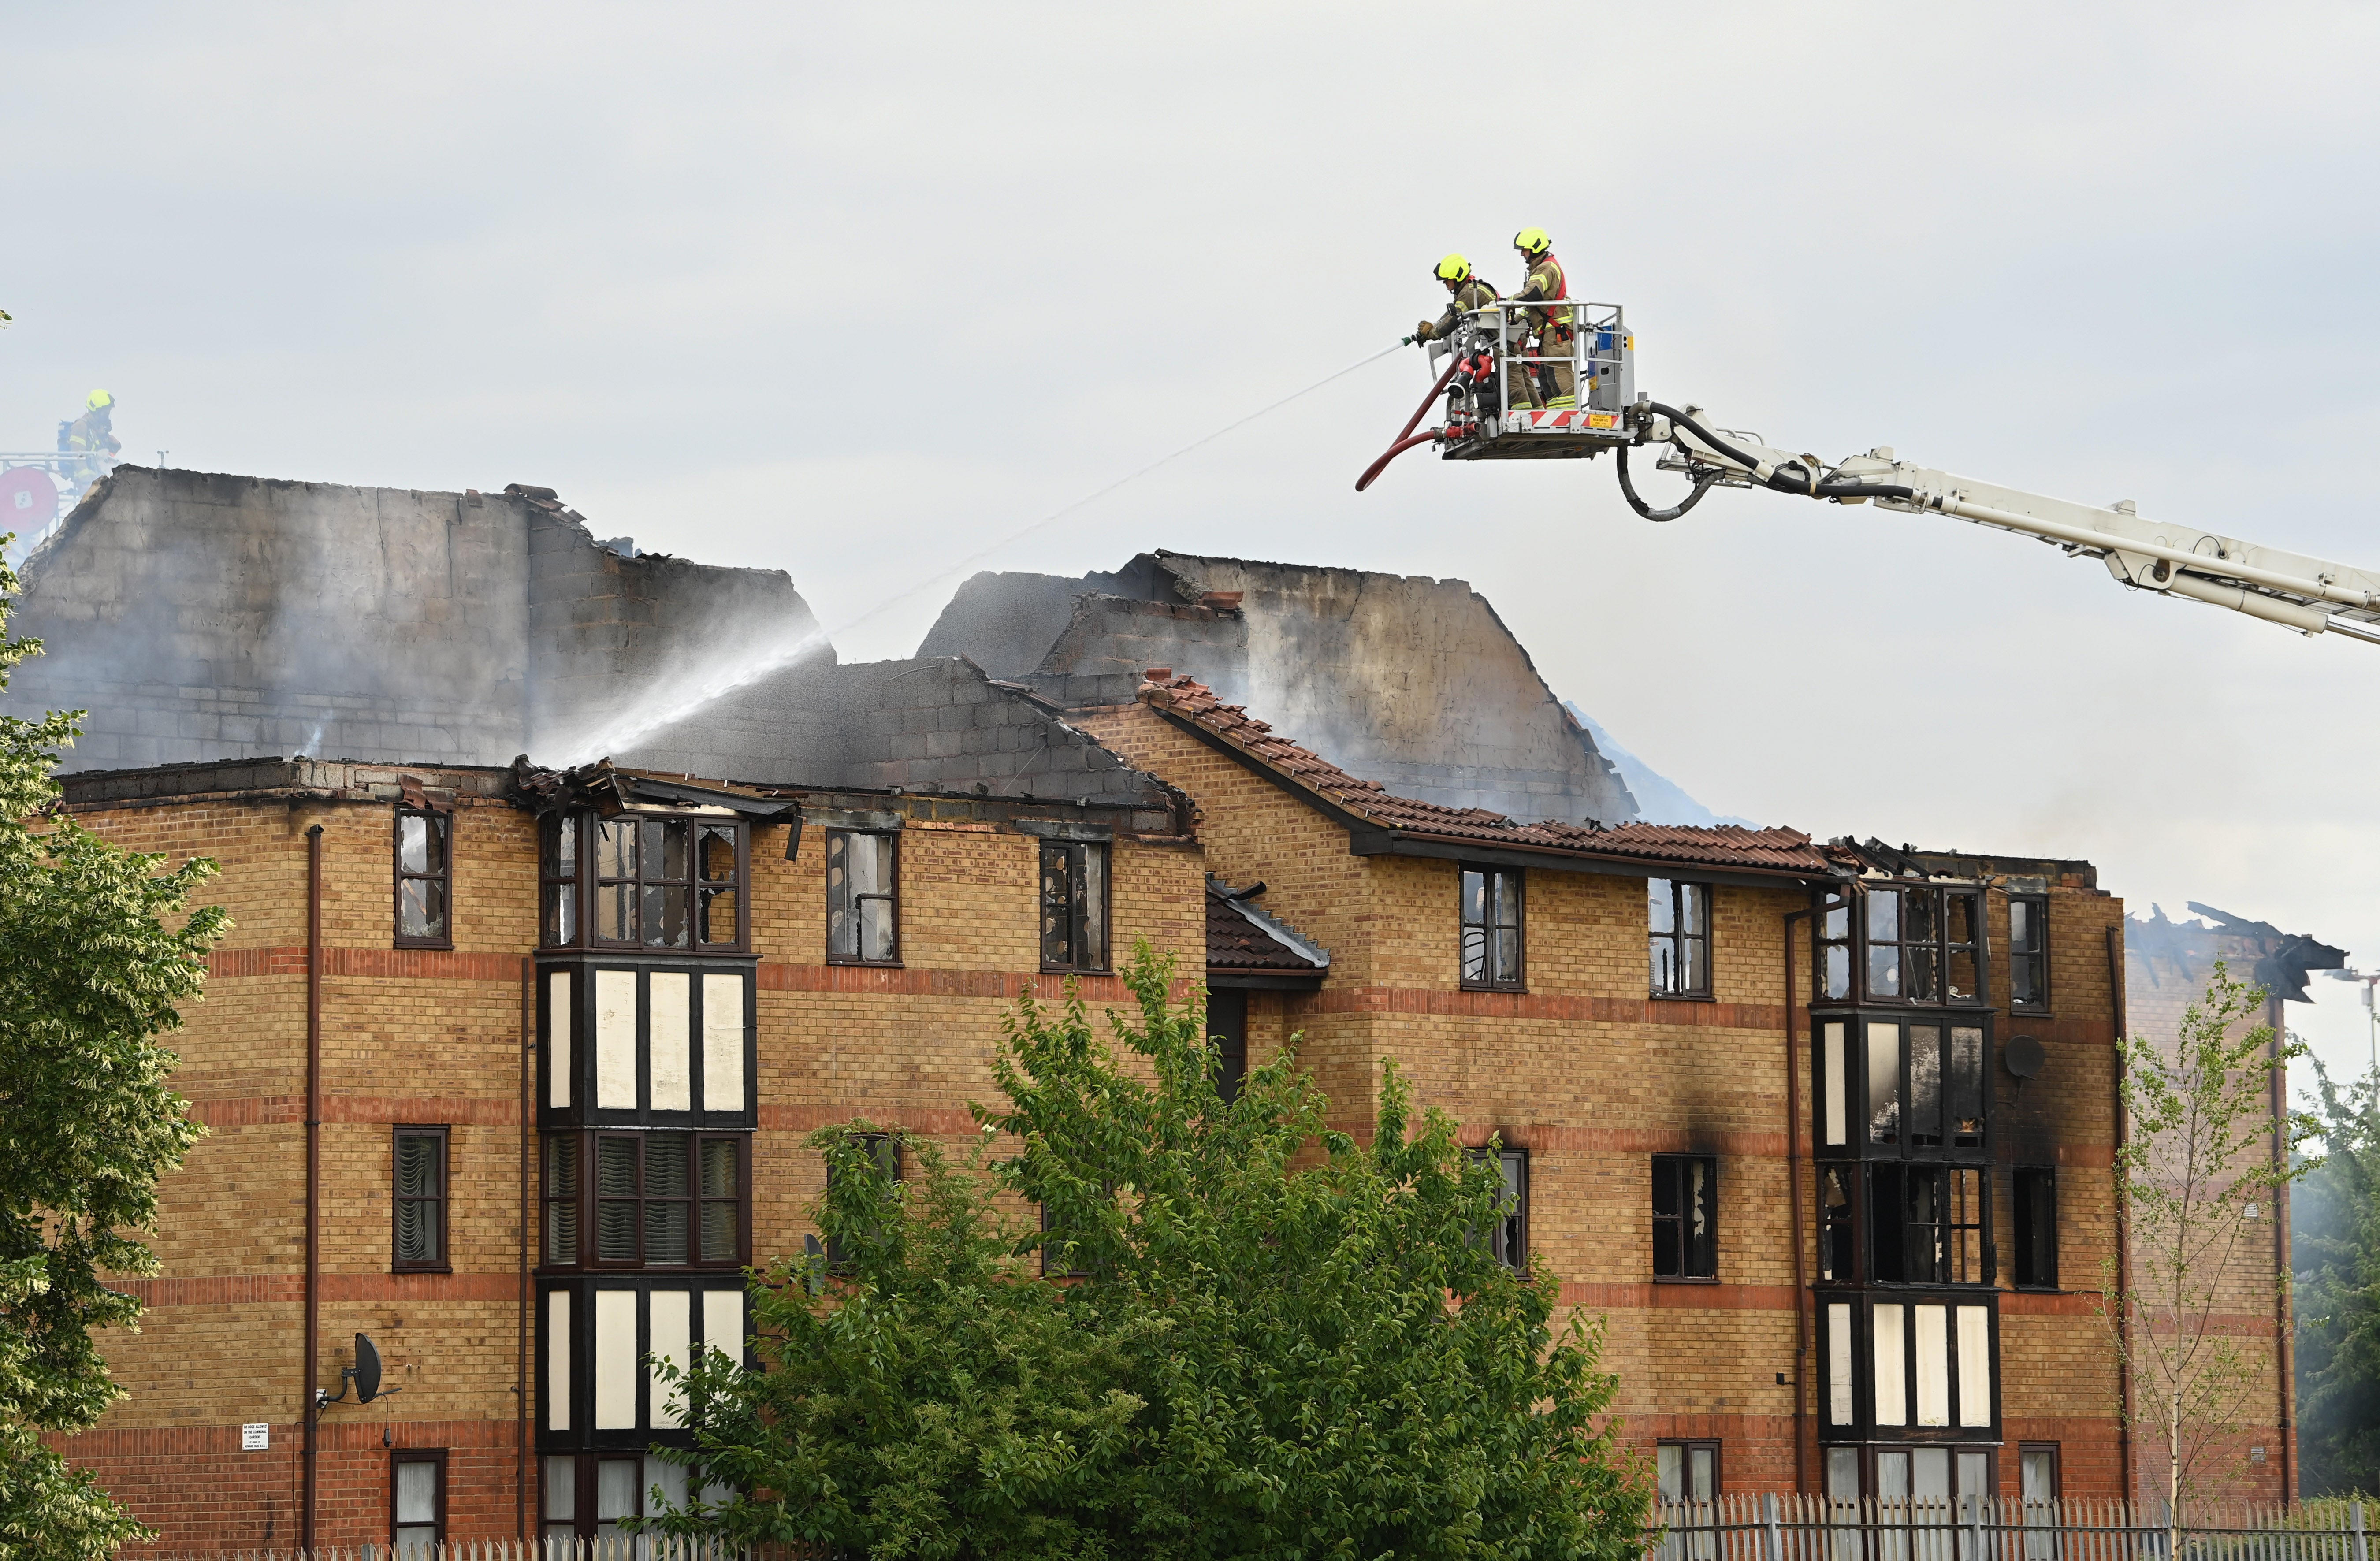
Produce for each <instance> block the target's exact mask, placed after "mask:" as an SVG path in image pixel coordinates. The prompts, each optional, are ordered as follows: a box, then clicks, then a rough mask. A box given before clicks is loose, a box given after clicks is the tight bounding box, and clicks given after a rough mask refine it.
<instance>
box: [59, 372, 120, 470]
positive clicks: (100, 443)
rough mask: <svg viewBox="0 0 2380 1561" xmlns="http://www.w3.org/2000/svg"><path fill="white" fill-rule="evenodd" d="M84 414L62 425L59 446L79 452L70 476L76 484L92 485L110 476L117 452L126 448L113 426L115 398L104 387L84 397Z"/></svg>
mask: <svg viewBox="0 0 2380 1561" xmlns="http://www.w3.org/2000/svg"><path fill="white" fill-rule="evenodd" d="M82 408H83V410H82V416H81V417H77V418H76V419H75V420H74V421H73V422H71V423H61V424H59V425H58V449H59V450H61V451H63V452H64V453H66V454H71V455H79V456H81V457H82V459H81V460H79V461H77V462H76V463H75V465H74V469H73V470H72V471H71V472H70V473H68V474H67V479H68V480H69V481H71V482H72V483H73V484H74V485H75V486H76V487H79V488H83V487H89V486H90V485H91V483H94V482H97V481H98V480H99V479H100V478H103V477H104V476H106V475H107V470H108V468H109V467H110V466H114V465H115V454H116V452H117V451H119V450H122V449H123V448H124V443H123V442H122V441H121V440H119V439H117V438H116V437H115V430H114V429H112V428H111V427H109V426H108V425H109V423H110V421H111V420H112V419H113V418H114V417H115V397H114V396H112V395H110V394H108V393H106V392H105V391H103V390H95V391H93V392H91V394H90V395H88V396H86V397H84V398H83V404H82Z"/></svg>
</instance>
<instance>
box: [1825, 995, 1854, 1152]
mask: <svg viewBox="0 0 2380 1561" xmlns="http://www.w3.org/2000/svg"><path fill="white" fill-rule="evenodd" d="M1826 1046H1827V1142H1828V1144H1840V1143H1842V1142H1843V1139H1844V1135H1845V1133H1846V1132H1847V1131H1849V1118H1850V1115H1851V1113H1850V1111H1849V1109H1848V1108H1847V1107H1846V1105H1845V1092H1846V1091H1848V1090H1849V1089H1850V1087H1851V1082H1850V1081H1849V1080H1847V1079H1845V1078H1844V1077H1843V1027H1842V1025H1841V1024H1840V1023H1830V1024H1828V1026H1827V1042H1826Z"/></svg>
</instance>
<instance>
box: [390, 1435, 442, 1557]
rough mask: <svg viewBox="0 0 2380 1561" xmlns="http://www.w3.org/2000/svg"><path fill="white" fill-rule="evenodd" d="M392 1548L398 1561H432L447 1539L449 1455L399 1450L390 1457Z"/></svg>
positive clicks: (437, 1450)
mask: <svg viewBox="0 0 2380 1561" xmlns="http://www.w3.org/2000/svg"><path fill="white" fill-rule="evenodd" d="M388 1479H389V1504H388V1509H389V1519H390V1521H389V1536H388V1537H389V1547H390V1548H391V1549H392V1550H394V1551H395V1561H431V1557H432V1556H434V1555H436V1553H437V1547H438V1546H439V1545H440V1544H442V1543H444V1542H445V1539H446V1453H445V1449H443V1448H439V1449H436V1450H434V1451H433V1450H430V1449H425V1448H419V1447H400V1448H398V1449H397V1450H396V1451H395V1452H393V1453H391V1454H389V1456H388Z"/></svg>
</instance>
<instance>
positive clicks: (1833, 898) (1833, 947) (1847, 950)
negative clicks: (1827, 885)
mask: <svg viewBox="0 0 2380 1561" xmlns="http://www.w3.org/2000/svg"><path fill="white" fill-rule="evenodd" d="M1816 947H1817V957H1818V970H1817V980H1816V986H1817V991H1818V996H1819V997H1821V998H1848V997H1850V996H1851V995H1852V905H1851V897H1850V895H1849V893H1848V891H1846V890H1843V889H1829V890H1828V891H1827V896H1826V898H1825V899H1824V900H1823V901H1821V902H1819V905H1818V939H1817V945H1816Z"/></svg>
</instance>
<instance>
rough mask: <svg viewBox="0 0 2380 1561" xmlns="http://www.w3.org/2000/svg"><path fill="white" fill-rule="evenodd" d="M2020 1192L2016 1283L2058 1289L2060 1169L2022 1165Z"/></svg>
mask: <svg viewBox="0 0 2380 1561" xmlns="http://www.w3.org/2000/svg"><path fill="white" fill-rule="evenodd" d="M2014 1180H2015V1187H2014V1191H2015V1192H2016V1282H2017V1288H2018V1289H2043V1290H2054V1289H2057V1288H2058V1170H2057V1168H2056V1167H2054V1166H2019V1167H2018V1168H2017V1169H2016V1174H2015V1179H2014Z"/></svg>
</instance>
